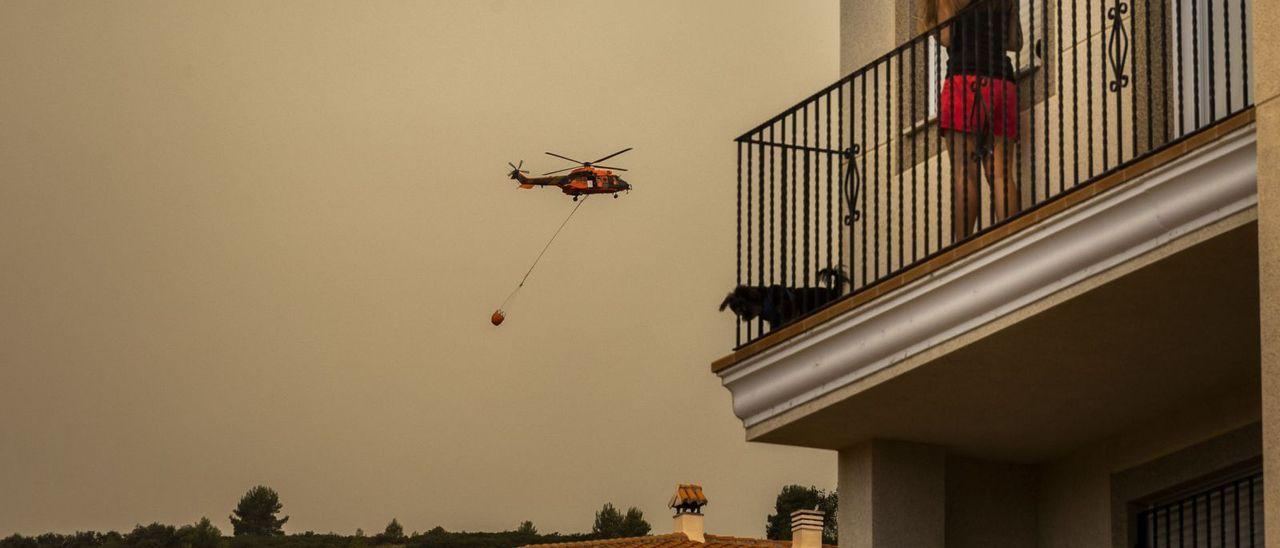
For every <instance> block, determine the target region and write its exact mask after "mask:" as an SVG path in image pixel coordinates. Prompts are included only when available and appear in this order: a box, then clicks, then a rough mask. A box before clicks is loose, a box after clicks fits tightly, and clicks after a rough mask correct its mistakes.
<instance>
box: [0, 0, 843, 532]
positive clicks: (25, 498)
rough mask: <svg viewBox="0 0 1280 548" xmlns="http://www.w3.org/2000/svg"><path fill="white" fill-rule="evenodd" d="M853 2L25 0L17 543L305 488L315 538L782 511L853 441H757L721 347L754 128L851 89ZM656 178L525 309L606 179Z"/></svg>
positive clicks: (589, 224) (11, 46) (16, 267)
mask: <svg viewBox="0 0 1280 548" xmlns="http://www.w3.org/2000/svg"><path fill="white" fill-rule="evenodd" d="M838 31H839V29H838V5H837V2H836V0H767V1H766V0H700V1H690V0H631V1H604V0H542V1H532V0H526V1H516V0H510V1H506V0H454V1H449V2H446V1H418V2H399V1H380V2H337V1H331V2H320V1H306V2H304V1H290V2H261V1H257V0H253V1H236V2H231V1H219V2H172V1H129V2H123V1H118V2H106V1H104V2H87V1H74V2H71V1H67V2H51V1H43V0H41V1H36V0H30V1H27V0H22V1H16V0H8V1H5V2H2V3H0V75H3V76H0V536H3V535H7V534H9V533H12V532H21V533H26V534H31V533H38V532H43V531H49V530H55V531H62V532H70V531H73V530H77V529H79V530H84V529H97V530H105V529H128V528H131V527H132V526H133V525H134V524H135V523H149V522H151V521H160V522H166V523H173V524H182V523H190V522H193V521H195V520H197V519H199V518H200V517H201V516H209V517H210V518H212V519H213V520H214V522H215V523H216V524H218V525H219V526H220V527H222V528H223V531H224V532H226V533H229V532H230V526H229V524H228V522H227V519H226V517H227V514H228V513H229V512H230V510H231V508H232V507H233V506H234V504H235V502H236V500H237V499H238V497H239V496H240V495H241V494H242V493H243V492H244V491H245V490H246V489H248V488H249V487H251V486H253V485H255V484H258V483H264V484H267V485H270V486H272V487H274V488H276V489H277V490H278V491H279V492H280V493H281V496H282V500H283V502H284V506H285V513H287V514H289V515H290V516H292V519H291V520H290V521H289V523H288V525H287V526H286V530H287V531H289V532H302V531H306V530H316V531H337V532H344V533H351V532H353V531H354V530H355V529H356V528H357V527H361V528H364V530H365V531H370V532H372V531H380V530H381V529H382V526H383V525H385V524H386V522H387V521H388V520H390V519H391V518H392V517H393V516H394V517H398V518H399V519H400V521H401V523H403V524H404V526H405V529H406V530H408V531H412V530H419V531H425V530H426V529H428V528H431V527H433V526H435V525H441V526H443V527H445V528H446V529H449V530H501V529H510V528H514V527H515V526H516V525H517V524H518V523H519V521H521V520H526V519H528V520H533V522H534V523H535V524H536V525H537V526H538V528H539V529H540V530H541V531H544V532H550V531H555V530H559V531H562V532H578V531H586V530H589V529H590V527H591V518H592V512H593V511H594V510H596V509H598V508H599V507H600V505H601V504H603V503H604V502H606V501H612V502H613V503H615V504H616V505H619V506H623V507H626V506H631V505H635V506H639V507H640V508H641V509H642V510H644V512H645V515H646V517H647V518H648V519H649V521H650V522H651V523H652V524H653V525H654V529H655V531H656V532H666V531H668V530H669V529H670V527H671V525H670V520H669V513H668V511H667V510H666V508H665V504H666V501H667V497H668V496H669V495H670V494H671V491H672V489H673V488H674V485H675V484H676V483H677V482H701V483H702V484H703V485H704V486H705V487H706V492H707V494H708V496H709V497H710V499H711V505H710V506H709V507H708V508H707V514H708V517H707V520H708V521H707V527H708V529H709V530H710V531H711V532H714V533H722V534H735V535H751V536H759V535H761V534H763V528H764V518H765V516H766V514H768V512H769V510H770V508H771V507H772V502H773V496H774V495H775V494H776V493H777V491H778V489H779V487H780V486H781V485H783V484H787V483H800V484H816V485H818V486H821V487H824V488H831V487H834V485H835V457H834V454H831V453H825V452H818V451H807V450H798V449H791V448H782V447H773V446H765V445H757V444H747V443H745V442H744V441H743V430H742V426H741V423H740V422H739V421H738V420H737V419H736V418H735V417H734V416H733V415H732V412H731V407H730V401H729V395H728V393H727V392H726V391H725V390H724V389H723V388H721V387H720V385H719V382H718V380H717V378H716V377H715V376H714V375H712V374H711V373H710V372H709V363H710V362H711V360H713V359H714V358H716V357H719V356H721V355H723V354H725V353H726V352H727V351H729V350H730V346H731V343H732V320H731V316H729V315H728V314H727V313H720V312H718V311H717V310H716V305H717V304H718V303H719V301H720V299H721V298H722V297H723V295H724V294H725V293H726V292H727V291H728V290H729V289H731V287H732V285H733V281H734V266H733V261H734V228H733V226H734V225H733V219H734V215H735V212H734V173H733V170H734V160H733V157H734V156H733V155H734V145H733V142H732V138H733V137H735V136H736V135H737V134H739V133H741V132H742V131H745V130H747V129H749V128H750V127H752V126H754V125H755V124H756V123H757V122H760V121H763V120H764V119H765V118H767V117H768V116H770V115H772V114H774V113H776V112H778V111H780V110H782V109H783V108H785V107H786V106H788V105H790V104H792V103H794V102H796V101H798V100H799V99H801V98H802V97H804V96H806V95H808V94H809V93H810V92H812V91H815V90H816V89H818V88H819V87H821V86H822V85H824V84H826V83H828V82H829V81H832V80H834V79H835V77H836V76H837V71H838V51H837V41H838ZM627 146H633V147H635V150H634V151H632V152H630V153H628V154H626V155H624V156H621V157H619V158H617V159H616V160H612V161H610V163H611V164H614V165H621V166H624V167H628V168H630V169H631V170H632V171H631V172H630V173H628V174H627V179H628V180H629V181H630V182H631V183H632V184H633V185H634V186H635V188H636V190H635V191H634V192H633V193H631V195H629V196H625V197H623V198H620V199H617V200H613V199H608V198H593V199H591V200H589V201H588V202H587V203H586V204H585V205H584V206H583V207H582V209H581V210H580V211H579V212H578V214H577V216H576V217H575V218H574V219H573V220H572V222H571V223H569V225H568V226H567V227H566V228H565V231H564V233H563V235H562V236H561V238H560V240H559V241H557V242H556V244H555V245H554V246H553V247H552V248H551V249H550V250H549V251H548V253H547V255H546V257H545V258H544V259H543V262H542V264H541V266H540V267H539V269H538V270H537V271H535V272H534V273H533V275H532V276H531V277H530V279H529V283H528V284H527V286H526V287H525V289H524V291H523V292H522V293H521V294H520V295H519V297H517V298H516V300H515V301H514V302H513V303H512V304H511V305H510V306H509V307H508V312H509V314H508V319H507V322H506V324H505V325H503V326H502V327H500V328H494V327H492V326H490V325H489V323H488V318H489V314H490V312H491V311H492V310H493V309H494V307H496V306H497V305H498V303H500V302H501V301H502V299H503V298H504V297H505V296H506V295H507V293H508V292H509V291H510V290H511V288H512V287H513V286H514V284H515V283H516V282H517V281H518V280H519V278H520V276H521V275H522V274H523V273H524V270H525V268H527V266H528V264H529V262H530V261H531V260H532V259H533V258H534V256H535V255H536V254H537V252H538V250H539V249H540V248H541V246H542V244H543V243H544V242H545V240H546V238H547V237H548V236H549V235H550V233H551V232H552V231H553V230H554V229H555V227H556V225H557V224H559V222H560V221H561V219H562V218H563V217H564V215H565V214H566V213H568V211H569V209H570V208H571V207H572V205H573V204H572V202H570V201H569V199H568V198H567V197H565V196H563V195H561V194H559V193H558V192H555V191H551V190H535V191H517V190H515V188H514V185H513V184H511V183H510V181H507V180H506V179H505V177H504V174H505V170H506V169H507V168H506V162H507V161H509V160H510V161H517V160H520V159H524V160H526V166H527V167H529V168H530V169H531V170H533V171H534V172H535V173H540V172H542V171H550V170H552V169H557V168H560V167H564V166H565V165H566V164H565V163H564V162H561V161H558V160H555V159H552V158H550V157H547V156H545V155H543V154H542V153H543V151H546V150H551V151H556V152H560V153H562V154H566V155H569V156H573V157H579V158H583V159H591V158H595V157H599V156H603V155H605V154H608V153H610V152H613V151H615V150H617V149H620V148H623V147H627Z"/></svg>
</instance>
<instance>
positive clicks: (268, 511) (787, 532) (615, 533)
mask: <svg viewBox="0 0 1280 548" xmlns="http://www.w3.org/2000/svg"><path fill="white" fill-rule="evenodd" d="M835 496H836V495H835V493H830V494H827V493H825V492H823V491H822V490H820V489H817V488H815V487H807V488H806V487H801V486H798V485H789V486H787V487H784V488H783V490H782V492H781V493H779V494H778V499H777V502H776V504H775V514H771V515H770V516H769V518H768V520H767V521H768V523H767V525H766V535H767V536H768V538H771V539H776V540H787V539H790V538H791V529H790V526H789V525H788V520H789V518H790V514H791V511H793V510H796V509H800V508H815V507H820V508H821V509H822V510H824V511H828V512H829V513H828V519H827V523H828V524H829V527H830V533H831V536H830V538H827V535H826V534H824V542H827V543H829V544H835V529H834V527H835V525H834V524H835V504H836V502H835ZM283 508H284V505H283V504H281V503H280V496H279V494H278V493H276V491H275V490H273V489H271V488H269V487H266V486H262V485H259V486H257V487H254V488H253V489H250V490H249V491H248V492H247V493H245V494H244V496H243V497H241V498H240V502H239V503H238V504H237V505H236V508H235V509H234V510H232V513H231V516H229V517H230V520H231V527H232V535H231V536H230V537H227V536H224V535H223V534H222V531H221V530H219V529H218V527H216V526H215V525H213V523H212V522H210V521H209V519H208V518H201V519H200V521H198V522H196V523H194V524H192V525H184V526H181V527H174V526H172V525H164V524H160V523H152V524H150V525H138V526H136V527H134V528H133V530H132V531H129V532H127V533H118V532H115V531H110V532H106V533H100V532H95V531H78V532H75V533H71V534H58V533H44V534H41V535H37V536H33V537H26V536H22V535H19V534H14V535H11V536H9V537H7V538H3V539H0V548H98V547H101V548H257V547H263V548H376V547H404V548H428V547H430V548H435V547H458V548H512V547H515V546H525V545H530V544H547V543H555V542H578V541H585V540H598V539H610V538H623V537H638V536H644V535H647V534H649V532H650V530H651V527H650V525H649V523H648V522H647V521H645V519H644V513H643V512H641V511H640V510H639V509H638V508H635V507H631V508H628V509H627V511H626V512H622V511H620V510H618V509H617V508H615V507H614V506H613V504H611V503H605V505H604V506H603V507H601V509H600V510H599V511H597V512H596V513H595V520H594V523H593V525H592V527H591V532H590V533H568V534H565V533H559V532H553V533H545V534H543V533H539V532H538V529H537V527H535V526H534V525H533V522H530V521H525V522H523V523H521V524H520V526H519V527H517V528H516V529H514V530H510V531H498V532H465V531H463V532H455V531H446V530H445V529H444V528H443V527H435V528H433V529H431V530H428V531H427V532H425V533H418V532H416V531H415V532H413V533H411V534H405V532H404V527H403V526H401V525H400V522H399V521H398V520H397V519H394V518H393V519H392V520H391V522H390V523H388V524H387V526H386V528H385V529H384V530H383V531H382V532H381V533H378V534H375V535H372V536H366V535H365V534H364V531H362V530H360V529H357V530H356V533H355V534H354V535H341V534H337V533H315V532H312V531H307V532H305V533H296V534H291V535H286V534H285V533H284V524H285V523H287V522H288V521H289V516H283V517H279V514H280V511H281V510H283ZM824 533H825V532H824Z"/></svg>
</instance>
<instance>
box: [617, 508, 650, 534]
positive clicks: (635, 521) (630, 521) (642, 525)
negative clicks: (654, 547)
mask: <svg viewBox="0 0 1280 548" xmlns="http://www.w3.org/2000/svg"><path fill="white" fill-rule="evenodd" d="M649 529H650V527H649V522H647V521H645V520H644V512H641V511H640V509H639V508H636V507H634V506H632V507H631V508H628V509H627V515H626V516H625V517H623V518H622V534H621V535H619V536H621V537H643V536H645V535H647V534H649Z"/></svg>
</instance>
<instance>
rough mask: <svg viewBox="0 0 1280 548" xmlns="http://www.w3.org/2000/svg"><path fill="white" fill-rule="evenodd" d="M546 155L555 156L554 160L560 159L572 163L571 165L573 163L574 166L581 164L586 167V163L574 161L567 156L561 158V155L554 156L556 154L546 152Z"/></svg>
mask: <svg viewBox="0 0 1280 548" xmlns="http://www.w3.org/2000/svg"><path fill="white" fill-rule="evenodd" d="M547 155H548V156H555V157H556V158H560V159H561V160H568V161H570V162H573V163H575V164H582V165H584V166H585V165H587V163H586V162H579V161H577V160H574V159H573V158H570V157H568V156H561V155H559V154H556V153H554V152H548V153H547Z"/></svg>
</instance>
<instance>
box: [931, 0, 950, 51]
mask: <svg viewBox="0 0 1280 548" xmlns="http://www.w3.org/2000/svg"><path fill="white" fill-rule="evenodd" d="M929 1H932V2H936V3H937V9H938V19H937V21H935V22H934V24H935V25H936V24H939V23H942V22H944V21H946V20H948V19H951V18H952V17H954V16H955V14H956V10H955V9H954V8H953V7H952V5H951V2H946V1H944V0H929ZM938 43H940V44H942V47H944V48H948V49H949V48H951V25H947V26H945V27H942V28H941V29H939V30H938Z"/></svg>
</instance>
